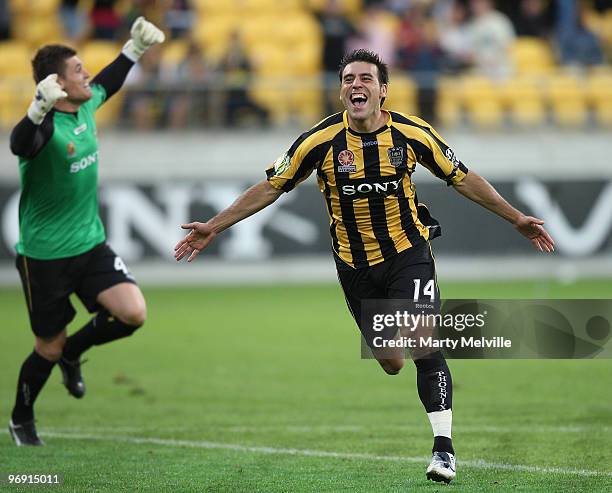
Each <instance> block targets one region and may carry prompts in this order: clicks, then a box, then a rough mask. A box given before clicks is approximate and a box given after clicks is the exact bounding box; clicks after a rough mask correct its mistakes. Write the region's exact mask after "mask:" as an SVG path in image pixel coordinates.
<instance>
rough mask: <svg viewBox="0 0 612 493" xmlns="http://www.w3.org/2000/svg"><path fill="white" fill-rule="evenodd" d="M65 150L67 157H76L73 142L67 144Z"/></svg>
mask: <svg viewBox="0 0 612 493" xmlns="http://www.w3.org/2000/svg"><path fill="white" fill-rule="evenodd" d="M66 150H67V151H68V157H74V156H76V147H75V146H74V142H68V145H67V146H66Z"/></svg>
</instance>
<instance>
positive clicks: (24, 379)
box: [11, 351, 55, 424]
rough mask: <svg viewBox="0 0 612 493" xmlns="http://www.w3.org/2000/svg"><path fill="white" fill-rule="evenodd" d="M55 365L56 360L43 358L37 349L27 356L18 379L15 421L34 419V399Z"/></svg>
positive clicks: (13, 415)
mask: <svg viewBox="0 0 612 493" xmlns="http://www.w3.org/2000/svg"><path fill="white" fill-rule="evenodd" d="M54 365H55V362H54V361H49V360H47V359H45V358H43V357H42V356H41V355H40V354H38V353H37V352H36V351H32V354H30V356H28V357H27V358H26V360H25V361H24V362H23V365H21V371H20V372H19V379H18V380H17V396H16V398H15V407H14V408H13V414H12V416H11V418H12V420H13V423H17V424H20V423H24V422H26V421H31V420H32V419H34V410H33V407H34V401H35V400H36V397H38V394H39V392H40V390H41V389H42V388H43V386H44V385H45V382H46V381H47V379H48V378H49V375H50V374H51V370H52V369H53V366H54Z"/></svg>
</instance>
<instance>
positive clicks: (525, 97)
mask: <svg viewBox="0 0 612 493" xmlns="http://www.w3.org/2000/svg"><path fill="white" fill-rule="evenodd" d="M502 94H503V98H504V102H505V105H506V106H507V108H508V109H509V111H510V117H511V119H512V122H513V123H514V124H516V125H518V126H534V125H540V124H542V123H544V121H545V120H546V106H545V102H544V96H543V94H542V88H541V87H540V84H539V80H538V79H537V78H534V77H517V78H515V79H510V80H509V81H507V82H506V83H505V85H504V86H503V89H502Z"/></svg>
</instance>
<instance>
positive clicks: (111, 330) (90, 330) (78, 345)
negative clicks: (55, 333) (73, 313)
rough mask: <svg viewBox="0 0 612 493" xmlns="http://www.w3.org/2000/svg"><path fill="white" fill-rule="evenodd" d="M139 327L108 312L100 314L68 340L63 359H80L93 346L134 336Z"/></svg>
mask: <svg viewBox="0 0 612 493" xmlns="http://www.w3.org/2000/svg"><path fill="white" fill-rule="evenodd" d="M136 329H138V326H134V325H128V324H126V323H123V322H122V321H121V320H119V319H116V318H114V317H113V316H112V315H111V314H110V313H109V312H108V311H106V310H103V311H101V312H99V313H98V314H97V315H96V316H95V317H94V318H92V319H91V320H90V321H89V323H87V324H86V325H85V326H84V327H83V328H82V329H81V330H79V331H78V332H75V333H74V334H72V335H71V336H70V337H68V339H67V340H66V345H65V346H64V353H63V357H64V358H66V359H67V360H69V361H75V360H77V359H79V357H80V356H81V354H83V353H84V352H85V351H87V350H88V349H89V348H90V347H92V346H99V345H101V344H106V343H107V342H111V341H114V340H117V339H121V338H123V337H128V336H130V335H132V334H133V333H134V332H135V331H136Z"/></svg>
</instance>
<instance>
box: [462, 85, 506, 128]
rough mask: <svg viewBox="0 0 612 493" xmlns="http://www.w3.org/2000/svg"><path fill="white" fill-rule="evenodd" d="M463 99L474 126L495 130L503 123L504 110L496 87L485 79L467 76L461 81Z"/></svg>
mask: <svg viewBox="0 0 612 493" xmlns="http://www.w3.org/2000/svg"><path fill="white" fill-rule="evenodd" d="M460 87H461V98H462V104H463V106H464V108H465V109H466V110H467V113H468V118H469V120H470V121H471V123H472V124H474V125H476V126H477V127H481V128H494V127H498V126H499V125H501V123H502V119H503V108H502V104H501V103H502V100H501V97H500V93H499V91H498V89H497V87H496V85H495V84H494V83H493V82H492V81H491V80H490V79H487V78H485V77H480V76H477V75H471V76H465V77H463V79H462V81H461V85H460Z"/></svg>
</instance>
